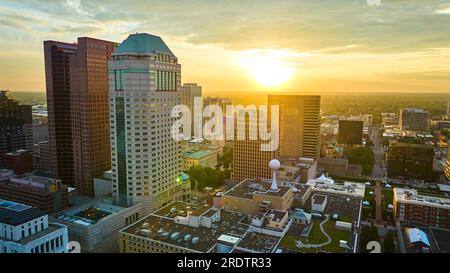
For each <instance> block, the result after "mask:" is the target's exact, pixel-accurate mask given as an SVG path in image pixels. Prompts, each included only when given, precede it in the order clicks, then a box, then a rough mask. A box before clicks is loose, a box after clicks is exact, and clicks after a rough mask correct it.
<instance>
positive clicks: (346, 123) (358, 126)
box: [338, 120, 364, 145]
mask: <svg viewBox="0 0 450 273" xmlns="http://www.w3.org/2000/svg"><path fill="white" fill-rule="evenodd" d="M363 125H364V122H363V121H362V120H340V121H339V136H338V143H339V144H344V145H362V138H363Z"/></svg>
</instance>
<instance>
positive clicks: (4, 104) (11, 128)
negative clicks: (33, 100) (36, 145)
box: [0, 91, 33, 169]
mask: <svg viewBox="0 0 450 273" xmlns="http://www.w3.org/2000/svg"><path fill="white" fill-rule="evenodd" d="M32 126H33V125H32V114H31V106H30V105H19V102H18V101H16V100H14V99H11V98H8V96H7V92H6V91H0V169H1V168H3V167H4V164H3V158H4V155H5V153H10V152H15V151H17V150H21V149H26V150H30V151H31V150H32V149H33V129H32Z"/></svg>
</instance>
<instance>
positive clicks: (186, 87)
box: [181, 83, 203, 138]
mask: <svg viewBox="0 0 450 273" xmlns="http://www.w3.org/2000/svg"><path fill="white" fill-rule="evenodd" d="M181 91H182V93H183V99H182V104H183V105H186V106H188V107H189V109H190V110H191V137H193V138H194V137H195V135H194V133H195V131H194V115H195V111H194V99H195V98H198V100H199V101H200V107H201V108H200V113H199V114H200V115H202V113H203V106H202V87H201V86H199V85H197V84H196V83H185V84H183V86H181ZM202 129H203V128H202V127H201V125H200V124H199V128H198V129H197V130H202Z"/></svg>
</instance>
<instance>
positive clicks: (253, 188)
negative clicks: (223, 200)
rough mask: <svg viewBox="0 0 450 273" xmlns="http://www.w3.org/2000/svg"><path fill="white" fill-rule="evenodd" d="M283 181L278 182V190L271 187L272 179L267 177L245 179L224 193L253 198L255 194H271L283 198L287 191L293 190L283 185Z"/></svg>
mask: <svg viewBox="0 0 450 273" xmlns="http://www.w3.org/2000/svg"><path fill="white" fill-rule="evenodd" d="M282 183H283V182H282V181H280V182H279V183H278V190H277V191H273V190H271V189H270V186H271V184H272V181H271V180H265V179H249V178H247V179H245V180H243V181H242V182H241V183H239V184H237V185H236V186H234V187H233V188H231V189H229V190H228V191H227V192H225V193H224V195H225V196H232V197H239V198H247V199H252V198H253V195H254V194H259V195H269V196H275V197H279V198H282V197H283V196H285V195H286V193H287V192H289V191H291V187H289V186H284V185H282Z"/></svg>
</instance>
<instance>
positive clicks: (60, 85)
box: [44, 41, 77, 187]
mask: <svg viewBox="0 0 450 273" xmlns="http://www.w3.org/2000/svg"><path fill="white" fill-rule="evenodd" d="M76 50H77V45H76V44H69V43H62V42H55V41H44V55H45V81H46V89H47V90H46V92H47V112H48V139H49V144H50V149H49V151H50V156H51V157H50V158H51V162H50V169H51V171H50V172H51V175H52V176H53V177H55V178H59V179H61V181H62V182H63V183H64V184H66V185H69V186H72V187H74V186H75V181H74V168H73V145H72V118H71V117H72V115H71V112H70V97H71V96H70V61H69V56H70V55H73V54H75V52H76Z"/></svg>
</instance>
